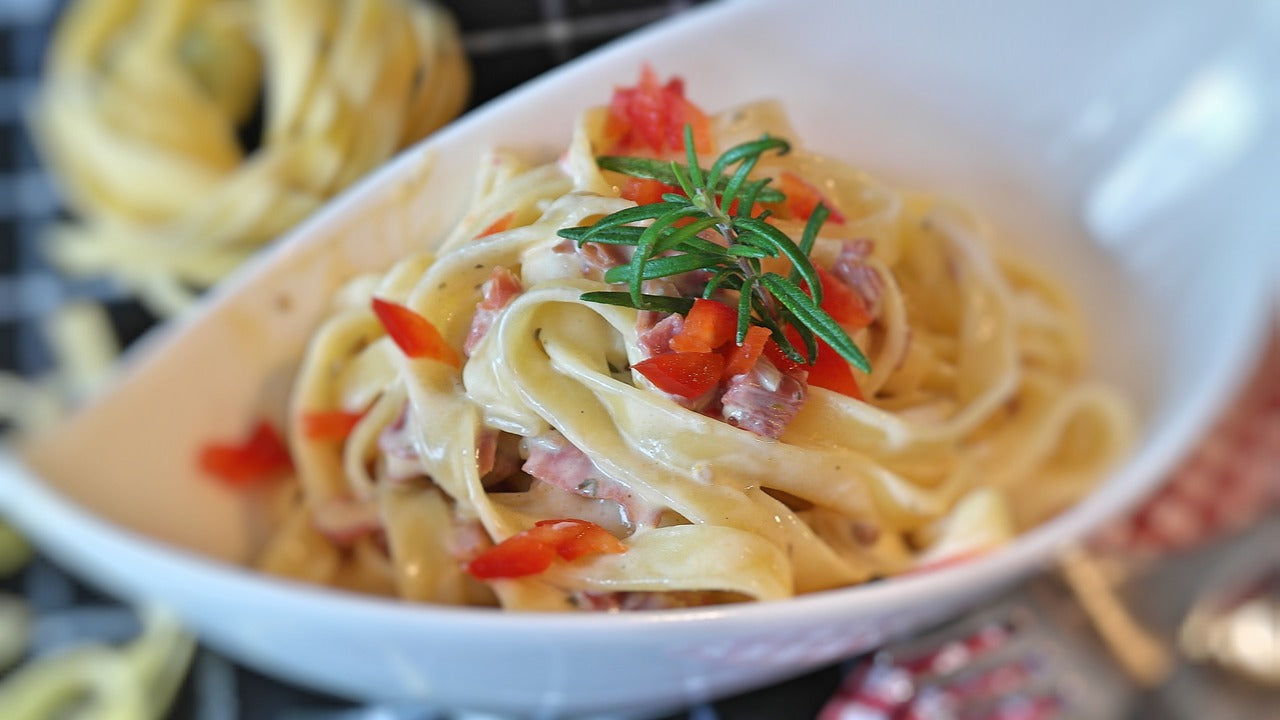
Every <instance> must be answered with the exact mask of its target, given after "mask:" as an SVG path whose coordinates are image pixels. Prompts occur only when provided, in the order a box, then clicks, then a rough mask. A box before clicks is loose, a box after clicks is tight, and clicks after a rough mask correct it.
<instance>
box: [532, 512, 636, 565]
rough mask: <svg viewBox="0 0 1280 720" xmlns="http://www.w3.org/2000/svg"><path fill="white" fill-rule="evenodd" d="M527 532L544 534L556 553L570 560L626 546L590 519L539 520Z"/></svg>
mask: <svg viewBox="0 0 1280 720" xmlns="http://www.w3.org/2000/svg"><path fill="white" fill-rule="evenodd" d="M529 532H530V533H532V534H534V535H535V536H538V537H543V538H545V541H546V542H548V543H549V544H550V545H552V546H553V547H554V548H555V549H556V554H557V555H559V556H560V557H562V558H564V559H565V560H568V561H569V562H573V561H574V560H577V559H578V558H580V557H586V556H587V555H601V554H606V553H622V552H626V550H627V546H626V545H623V544H622V541H621V540H619V539H618V538H616V537H614V536H613V534H612V533H610V532H609V531H608V530H605V529H604V528H602V527H600V526H599V525H596V524H595V523H593V522H588V521H586V520H578V519H576V518H568V519H564V520H539V521H538V522H537V523H536V524H535V525H534V527H533V529H532V530H530V531H529Z"/></svg>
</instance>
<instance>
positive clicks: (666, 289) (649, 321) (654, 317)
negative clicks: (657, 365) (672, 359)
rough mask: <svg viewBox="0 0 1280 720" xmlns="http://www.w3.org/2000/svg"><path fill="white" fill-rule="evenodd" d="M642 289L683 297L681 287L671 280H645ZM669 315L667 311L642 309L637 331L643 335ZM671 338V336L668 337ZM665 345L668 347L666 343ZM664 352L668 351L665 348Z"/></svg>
mask: <svg viewBox="0 0 1280 720" xmlns="http://www.w3.org/2000/svg"><path fill="white" fill-rule="evenodd" d="M641 290H642V291H643V292H644V294H646V295H661V296H663V297H681V293H680V288H678V287H676V286H675V283H672V282H671V281H669V280H645V281H644V284H643V285H642V286H641ZM665 317H667V313H664V312H659V311H657V310H641V311H640V313H639V314H638V315H637V316H636V333H637V334H638V335H643V334H644V333H645V332H646V331H648V330H651V329H653V326H654V325H657V324H658V323H659V322H661V321H662V319H663V318H665ZM668 339H670V338H668ZM663 347H666V346H665V345H664V346H663ZM663 352H666V350H664V351H663Z"/></svg>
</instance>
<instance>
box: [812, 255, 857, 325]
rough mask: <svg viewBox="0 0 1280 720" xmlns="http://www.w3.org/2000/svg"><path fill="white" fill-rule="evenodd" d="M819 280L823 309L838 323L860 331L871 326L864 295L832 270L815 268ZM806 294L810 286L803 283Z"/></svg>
mask: <svg viewBox="0 0 1280 720" xmlns="http://www.w3.org/2000/svg"><path fill="white" fill-rule="evenodd" d="M814 270H817V271H818V280H819V281H820V282H821V283H822V303H821V306H822V309H823V310H826V311H827V314H828V315H830V316H831V317H832V319H834V320H835V321H836V322H838V323H840V324H841V325H844V326H845V327H847V328H853V329H854V330H858V329H861V328H864V327H866V326H868V325H870V324H871V321H872V319H873V318H872V317H871V310H870V309H868V308H867V303H866V301H865V300H863V299H862V295H861V294H860V293H858V292H857V291H856V290H854V289H853V288H851V287H849V286H848V285H846V284H845V282H844V281H843V280H841V279H840V278H838V277H836V276H835V274H833V273H832V272H831V271H830V270H827V269H825V268H822V267H818V266H815V267H814ZM801 286H802V287H803V288H804V290H805V291H806V292H808V290H809V286H808V285H806V284H804V283H801Z"/></svg>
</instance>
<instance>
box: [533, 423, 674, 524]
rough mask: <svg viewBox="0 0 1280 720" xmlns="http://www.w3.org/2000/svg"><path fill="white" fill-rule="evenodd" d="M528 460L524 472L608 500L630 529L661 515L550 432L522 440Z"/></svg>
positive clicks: (570, 445)
mask: <svg viewBox="0 0 1280 720" xmlns="http://www.w3.org/2000/svg"><path fill="white" fill-rule="evenodd" d="M525 447H526V448H527V449H528V454H529V457H528V459H527V460H525V463H524V471H525V472H527V473H529V474H530V475H532V476H533V477H535V478H537V479H538V480H541V481H542V482H544V483H547V484H548V485H551V486H553V487H558V488H560V489H561V490H565V491H567V492H571V493H574V494H576V495H581V496H583V497H589V498H598V499H602V500H612V501H614V502H616V503H618V504H619V505H620V506H622V509H623V510H624V511H625V512H626V514H627V519H628V521H629V522H630V523H631V524H632V525H634V526H643V525H649V526H651V525H654V524H656V523H657V522H658V518H659V515H661V509H660V508H654V507H651V506H649V505H647V503H645V502H644V501H642V500H641V499H640V498H638V497H636V495H635V494H634V493H632V492H631V489H630V488H628V487H627V486H626V485H623V484H622V483H621V482H620V481H618V480H617V479H616V478H614V477H611V476H609V475H608V474H606V473H605V472H604V471H603V470H601V469H600V468H599V467H598V466H597V465H596V464H595V463H594V462H592V461H591V458H589V457H587V455H586V453H584V452H582V450H580V449H578V447H577V446H575V445H574V444H573V443H571V442H569V440H568V438H566V437H565V436H564V435H561V434H560V433H559V432H556V431H555V430H552V431H551V432H547V433H543V434H542V435H538V436H537V437H532V438H526V440H525Z"/></svg>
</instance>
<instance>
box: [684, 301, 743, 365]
mask: <svg viewBox="0 0 1280 720" xmlns="http://www.w3.org/2000/svg"><path fill="white" fill-rule="evenodd" d="M737 332H738V311H737V310H735V309H734V308H731V307H729V306H728V305H725V304H724V303H722V302H716V301H715V300H704V299H702V298H698V299H696V300H694V301H693V308H692V309H691V310H689V313H688V314H687V315H685V317H684V324H683V325H682V326H681V327H680V332H678V333H676V334H675V336H673V337H672V338H671V349H672V350H675V351H676V352H698V353H706V352H711V351H712V350H715V349H716V348H718V347H720V346H721V345H724V344H725V343H727V342H729V341H730V340H732V339H733V337H734V335H735V334H736V333H737Z"/></svg>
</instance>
